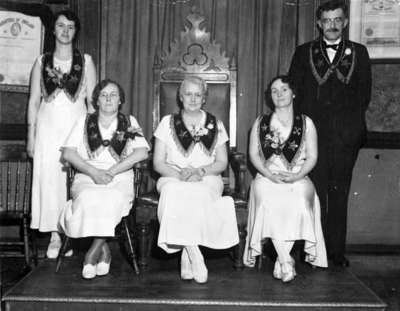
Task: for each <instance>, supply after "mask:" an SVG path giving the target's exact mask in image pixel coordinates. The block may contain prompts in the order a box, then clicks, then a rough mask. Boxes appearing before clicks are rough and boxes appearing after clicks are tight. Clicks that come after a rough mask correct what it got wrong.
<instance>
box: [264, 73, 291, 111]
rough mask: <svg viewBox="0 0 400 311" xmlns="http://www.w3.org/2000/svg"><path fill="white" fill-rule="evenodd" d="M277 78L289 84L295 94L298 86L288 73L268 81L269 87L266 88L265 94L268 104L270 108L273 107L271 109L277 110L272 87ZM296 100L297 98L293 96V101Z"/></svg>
mask: <svg viewBox="0 0 400 311" xmlns="http://www.w3.org/2000/svg"><path fill="white" fill-rule="evenodd" d="M277 80H281V81H282V83H286V84H287V85H288V86H289V88H290V89H291V90H292V92H293V94H294V95H297V89H296V86H295V85H294V82H293V80H292V79H291V78H290V77H289V76H288V75H278V76H276V77H275V78H273V79H272V80H271V81H270V82H269V83H268V87H267V89H266V90H265V94H264V95H265V100H266V103H267V106H268V108H270V109H271V111H275V105H274V102H273V101H272V94H271V87H272V84H274V82H275V81H277ZM294 102H295V98H293V103H294Z"/></svg>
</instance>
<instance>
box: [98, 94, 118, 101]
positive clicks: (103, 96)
mask: <svg viewBox="0 0 400 311" xmlns="http://www.w3.org/2000/svg"><path fill="white" fill-rule="evenodd" d="M99 98H100V99H103V100H107V99H117V98H119V95H118V94H117V93H111V94H107V93H100V95H99Z"/></svg>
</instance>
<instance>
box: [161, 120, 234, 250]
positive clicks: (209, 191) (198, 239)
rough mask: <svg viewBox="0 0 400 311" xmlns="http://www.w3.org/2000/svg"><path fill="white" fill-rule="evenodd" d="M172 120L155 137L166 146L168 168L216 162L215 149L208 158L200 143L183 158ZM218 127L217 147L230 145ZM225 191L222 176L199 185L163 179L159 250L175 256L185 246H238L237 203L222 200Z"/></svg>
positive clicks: (163, 121)
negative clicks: (174, 134) (169, 166)
mask: <svg viewBox="0 0 400 311" xmlns="http://www.w3.org/2000/svg"><path fill="white" fill-rule="evenodd" d="M170 119H171V115H168V116H165V117H164V118H163V119H162V120H161V122H160V124H159V125H158V127H157V129H156V131H155V133H154V136H155V137H156V138H158V139H160V140H161V141H162V142H163V143H164V144H165V145H166V146H167V155H166V162H167V163H168V164H171V166H173V167H180V168H184V167H188V166H192V167H200V166H204V165H209V164H211V163H213V162H214V161H215V149H214V151H213V153H212V154H210V155H209V154H207V153H205V152H204V150H203V149H202V147H201V146H200V143H197V144H196V145H195V146H194V148H193V150H192V152H191V153H190V154H189V155H187V156H184V155H183V154H182V153H181V151H180V150H179V148H178V146H177V144H176V142H175V141H174V139H173V136H172V130H173V129H172V128H171V126H170ZM204 121H205V118H204V120H203V122H204ZM217 127H218V141H217V143H216V147H218V146H220V145H222V144H225V143H226V142H227V141H228V136H227V134H226V131H225V128H224V126H223V124H222V122H221V121H218V122H217ZM223 188H224V185H223V182H222V178H221V176H205V177H203V180H202V181H200V182H184V181H180V180H178V179H177V178H172V177H161V178H160V179H159V180H158V182H157V190H158V191H159V192H160V200H159V204H158V219H159V221H160V231H159V235H158V246H159V247H161V248H162V249H163V250H165V251H166V252H167V253H174V252H177V251H179V250H180V249H181V248H182V246H184V245H202V246H206V247H209V248H214V249H224V248H229V247H232V246H234V245H236V244H237V243H238V242H239V235H238V229H237V222H236V214H235V208H234V203H233V200H232V198H231V197H229V196H224V197H222V191H223Z"/></svg>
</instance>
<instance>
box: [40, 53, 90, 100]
mask: <svg viewBox="0 0 400 311" xmlns="http://www.w3.org/2000/svg"><path fill="white" fill-rule="evenodd" d="M53 58H54V55H53V53H45V54H44V55H43V58H42V79H41V88H42V93H43V97H44V99H45V101H46V102H49V101H51V100H53V99H54V98H55V97H56V96H57V95H58V93H59V92H61V91H64V93H65V94H66V95H67V97H68V98H69V100H71V101H72V102H75V101H76V99H77V98H78V96H79V92H80V90H81V88H82V83H83V80H84V79H83V73H84V68H85V58H84V57H82V55H81V53H80V52H79V51H78V50H76V49H75V50H74V51H73V53H72V64H71V69H70V71H69V73H62V72H61V71H60V69H58V68H54V59H53Z"/></svg>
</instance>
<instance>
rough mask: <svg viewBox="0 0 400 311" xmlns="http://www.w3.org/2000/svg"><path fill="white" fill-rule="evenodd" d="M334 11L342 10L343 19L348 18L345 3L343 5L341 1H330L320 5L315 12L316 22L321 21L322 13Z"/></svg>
mask: <svg viewBox="0 0 400 311" xmlns="http://www.w3.org/2000/svg"><path fill="white" fill-rule="evenodd" d="M336 9H342V10H343V14H344V17H346V18H347V17H348V13H349V10H348V8H347V5H346V3H344V1H343V0H330V1H327V2H324V3H322V4H321V5H320V6H319V7H318V9H317V12H316V17H317V20H320V19H321V15H322V12H327V11H334V10H336Z"/></svg>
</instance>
